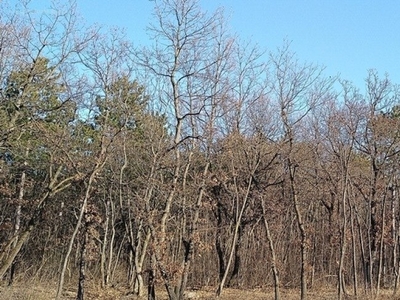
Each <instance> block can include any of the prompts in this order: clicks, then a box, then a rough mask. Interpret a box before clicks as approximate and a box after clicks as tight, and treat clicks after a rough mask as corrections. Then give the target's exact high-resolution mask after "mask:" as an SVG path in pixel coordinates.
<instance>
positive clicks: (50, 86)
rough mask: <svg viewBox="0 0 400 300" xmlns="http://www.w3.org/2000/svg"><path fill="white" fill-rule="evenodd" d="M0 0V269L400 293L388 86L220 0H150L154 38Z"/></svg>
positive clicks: (170, 288) (397, 122) (171, 285)
mask: <svg viewBox="0 0 400 300" xmlns="http://www.w3.org/2000/svg"><path fill="white" fill-rule="evenodd" d="M2 5H3V6H4V7H2V8H1V9H0V11H1V14H0V84H1V87H0V228H1V231H0V276H1V279H2V280H3V283H4V284H5V283H9V284H12V282H13V280H14V279H15V280H18V279H20V278H25V277H26V276H29V277H36V278H38V279H42V280H49V281H52V280H53V279H54V278H57V283H58V292H57V297H58V298H60V297H61V296H62V292H63V286H64V281H65V280H67V281H68V282H70V283H72V282H74V283H76V285H77V299H84V295H85V293H84V292H85V288H84V287H85V281H86V280H91V281H94V282H98V284H99V285H101V286H102V287H107V286H111V285H113V284H115V283H116V282H119V283H122V284H125V285H127V286H129V287H130V289H131V290H132V292H134V293H135V294H137V295H144V294H145V290H147V291H148V299H154V298H155V289H154V286H155V285H156V284H157V282H158V283H162V284H163V285H164V286H165V287H166V289H167V292H168V295H169V297H170V299H183V297H184V292H185V290H186V289H187V288H189V287H191V288H195V287H201V286H205V285H211V286H215V289H216V291H217V295H220V294H221V293H222V292H223V288H224V287H225V286H230V287H239V288H253V287H267V286H271V285H274V286H275V292H276V299H279V297H280V293H279V287H281V288H282V287H299V290H300V291H301V298H302V299H305V298H306V297H307V290H308V289H312V288H313V287H315V286H320V285H322V284H324V285H326V284H329V285H332V286H334V285H337V286H338V298H339V299H340V298H342V297H344V295H345V294H357V293H364V292H367V293H370V292H374V293H379V290H380V289H381V288H382V287H385V288H391V289H393V292H394V293H396V292H397V289H398V284H399V276H400V273H399V272H400V270H399V268H400V257H399V245H400V244H399V243H400V205H399V203H400V202H399V188H400V182H399V181H400V178H399V174H398V169H399V162H400V135H399V132H400V131H399V129H400V118H399V106H398V105H399V96H400V94H399V89H398V86H397V85H395V84H393V83H391V82H390V80H389V78H388V77H387V76H379V74H378V72H376V71H374V70H371V71H369V72H368V73H367V78H366V80H365V89H364V90H362V91H361V90H359V89H358V88H357V87H355V86H353V85H352V83H351V82H347V81H345V80H342V79H340V78H332V77H325V75H324V73H323V68H321V67H319V66H316V65H313V64H307V63H302V62H300V61H299V60H298V59H297V58H296V55H295V54H294V53H293V52H292V51H291V49H290V47H289V46H288V45H287V44H284V45H283V46H282V47H281V48H280V49H278V50H276V51H273V52H271V53H270V54H269V55H268V54H266V53H265V52H263V51H261V50H260V49H258V48H257V47H253V46H252V45H251V44H249V43H244V42H242V41H240V40H238V39H236V38H234V37H233V36H232V35H231V34H230V33H229V32H228V31H227V30H226V28H225V23H224V19H223V15H222V13H221V12H220V11H217V12H215V13H214V14H205V13H203V12H202V10H201V8H200V7H199V3H198V2H197V1H195V0H160V1H158V0H157V1H155V11H154V12H155V13H154V18H155V19H154V23H153V24H154V25H152V26H150V31H149V34H150V38H151V39H152V40H153V41H154V44H153V46H151V47H146V48H135V47H133V46H132V44H131V43H130V42H129V41H127V40H126V38H125V36H124V35H123V34H122V33H121V32H120V31H119V30H117V29H113V30H110V31H107V32H104V31H102V30H100V29H98V28H86V29H85V28H84V26H82V24H80V23H79V22H78V21H77V15H76V11H75V8H74V6H73V5H70V6H66V7H53V8H51V9H50V10H46V12H45V14H37V13H35V12H34V11H31V10H29V7H25V8H24V7H23V6H22V4H21V7H22V8H23V9H25V13H24V14H21V13H17V11H16V10H13V9H11V8H6V7H5V5H6V4H5V3H2Z"/></svg>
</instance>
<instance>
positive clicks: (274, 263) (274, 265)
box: [261, 198, 281, 300]
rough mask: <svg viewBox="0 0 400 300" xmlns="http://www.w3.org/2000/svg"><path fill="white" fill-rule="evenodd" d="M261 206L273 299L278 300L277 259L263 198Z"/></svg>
mask: <svg viewBox="0 0 400 300" xmlns="http://www.w3.org/2000/svg"><path fill="white" fill-rule="evenodd" d="M261 207H262V211H263V220H264V227H265V232H266V235H267V240H268V245H269V250H270V252H271V257H272V260H271V268H272V272H273V274H274V292H275V300H280V299H281V293H280V288H279V272H278V268H277V259H276V253H275V248H274V243H273V241H272V235H271V232H270V230H269V225H268V220H267V218H266V210H265V203H264V198H261Z"/></svg>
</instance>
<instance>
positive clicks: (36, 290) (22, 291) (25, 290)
mask: <svg viewBox="0 0 400 300" xmlns="http://www.w3.org/2000/svg"><path fill="white" fill-rule="evenodd" d="M157 292H158V293H157V299H160V300H162V299H167V295H166V293H165V292H164V290H163V288H162V287H159V288H158V289H157ZM55 293H56V286H55V285H50V284H46V283H41V282H25V283H16V284H15V285H13V286H11V287H6V286H0V299H7V300H8V299H13V300H14V299H15V300H48V299H54V296H55ZM281 293H282V295H281V298H282V299H283V300H295V299H296V300H297V299H300V293H299V290H291V289H282V291H281ZM188 296H189V297H190V299H215V289H213V288H205V289H202V290H199V291H193V292H190V293H189V295H188ZM75 297H76V290H75V289H74V288H72V287H66V290H65V292H64V297H63V299H65V300H70V299H75ZM85 298H86V299H88V300H91V299H93V300H100V299H103V300H115V299H121V300H129V299H137V298H135V297H134V296H133V295H131V294H130V293H129V291H128V290H127V289H126V288H122V287H116V288H108V289H100V288H98V287H91V286H88V288H87V293H86V297H85ZM228 299H235V300H247V299H252V300H261V299H263V300H264V299H274V293H273V290H272V289H267V290H264V289H257V290H237V289H224V291H223V294H222V296H221V297H220V300H228ZM308 299H309V300H334V299H337V295H336V290H335V289H329V288H320V289H314V290H311V291H309V293H308ZM346 299H348V300H352V299H357V298H356V297H354V296H348V297H346ZM358 299H362V300H364V299H365V300H367V299H371V300H372V299H376V300H389V299H391V300H400V295H399V296H397V297H393V296H392V292H391V291H390V290H382V292H381V296H380V297H378V298H374V297H369V296H368V295H365V294H361V295H360V296H359V297H358Z"/></svg>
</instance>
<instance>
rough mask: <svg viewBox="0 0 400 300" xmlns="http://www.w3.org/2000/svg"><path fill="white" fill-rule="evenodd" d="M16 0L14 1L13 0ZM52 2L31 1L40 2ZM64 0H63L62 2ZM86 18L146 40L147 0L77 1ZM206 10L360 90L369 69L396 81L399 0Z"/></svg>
mask: <svg viewBox="0 0 400 300" xmlns="http://www.w3.org/2000/svg"><path fill="white" fill-rule="evenodd" d="M0 1H1V0H0ZM16 1H17V0H14V1H13V2H16ZM47 2H48V3H49V2H50V1H45V0H32V4H33V6H34V5H35V3H37V4H40V6H42V5H44V4H45V3H47ZM61 2H62V1H61ZM77 3H78V10H79V12H80V13H81V14H82V16H83V18H84V19H85V20H86V22H87V23H89V24H91V23H99V24H105V25H110V26H113V25H116V26H119V27H123V28H125V29H126V30H127V33H128V36H129V38H130V39H131V40H132V41H133V42H134V44H135V45H140V44H148V43H149V41H148V38H147V36H146V30H145V28H146V26H147V25H148V24H149V22H150V21H151V19H152V8H153V5H154V2H152V1H149V0H114V1H112V0H77ZM200 5H201V7H202V8H203V9H204V10H205V11H213V10H215V9H216V8H217V7H224V9H225V14H226V17H227V22H228V25H229V26H230V28H231V29H232V32H233V33H237V34H238V35H239V36H240V37H241V38H242V39H244V40H251V41H252V42H254V43H257V44H258V45H259V46H260V47H261V48H263V49H266V50H267V51H270V50H275V49H276V48H277V47H279V46H281V45H282V44H283V40H284V39H286V40H289V41H291V42H292V46H291V48H292V51H294V52H296V53H297V55H298V58H299V59H300V60H302V61H308V62H314V63H318V64H321V65H324V66H326V68H327V69H326V73H327V75H335V74H337V73H340V75H341V78H343V79H347V80H350V81H353V82H354V83H355V84H356V85H357V86H358V87H360V88H361V89H362V90H363V88H364V79H365V77H366V75H367V70H368V69H370V68H374V69H377V70H378V72H379V73H380V74H381V75H382V76H383V75H384V73H385V72H387V73H388V74H389V76H390V78H391V79H392V81H393V82H395V83H399V84H400V2H399V1H397V0H386V1H377V0H200Z"/></svg>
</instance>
